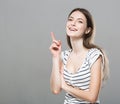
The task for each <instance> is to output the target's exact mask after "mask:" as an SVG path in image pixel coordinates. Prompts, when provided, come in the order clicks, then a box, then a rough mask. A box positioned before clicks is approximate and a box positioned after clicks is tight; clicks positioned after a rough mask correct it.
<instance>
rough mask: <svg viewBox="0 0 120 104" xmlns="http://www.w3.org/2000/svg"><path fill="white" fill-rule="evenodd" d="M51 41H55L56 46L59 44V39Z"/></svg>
mask: <svg viewBox="0 0 120 104" xmlns="http://www.w3.org/2000/svg"><path fill="white" fill-rule="evenodd" d="M53 43H55V44H56V45H57V46H59V45H60V44H61V43H60V41H57V40H53Z"/></svg>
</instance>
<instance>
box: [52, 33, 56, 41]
mask: <svg viewBox="0 0 120 104" xmlns="http://www.w3.org/2000/svg"><path fill="white" fill-rule="evenodd" d="M51 37H52V40H56V39H55V35H54V33H53V32H51Z"/></svg>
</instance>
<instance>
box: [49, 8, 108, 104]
mask: <svg viewBox="0 0 120 104" xmlns="http://www.w3.org/2000/svg"><path fill="white" fill-rule="evenodd" d="M66 33H67V42H68V45H69V47H70V49H68V50H65V51H61V41H60V40H56V39H55V36H54V34H53V33H51V37H52V44H51V46H50V51H51V53H52V62H53V68H52V72H51V78H50V85H51V90H52V92H53V93H54V94H58V93H60V91H61V90H64V91H66V95H65V100H64V104H99V103H100V102H99V98H98V96H99V92H100V89H101V86H102V82H103V81H104V80H106V78H107V76H108V60H107V57H106V55H105V52H104V51H103V49H101V48H100V47H98V46H97V45H95V44H93V38H94V23H93V20H92V16H91V14H90V13H89V11H88V10H86V9H83V8H75V9H74V10H72V11H71V13H70V14H69V15H68V20H67V24H66Z"/></svg>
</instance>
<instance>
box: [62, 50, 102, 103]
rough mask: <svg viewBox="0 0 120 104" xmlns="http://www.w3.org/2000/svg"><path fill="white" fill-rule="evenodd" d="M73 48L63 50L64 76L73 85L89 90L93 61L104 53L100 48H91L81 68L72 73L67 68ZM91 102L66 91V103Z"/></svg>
mask: <svg viewBox="0 0 120 104" xmlns="http://www.w3.org/2000/svg"><path fill="white" fill-rule="evenodd" d="M71 51H72V50H65V51H63V52H62V61H63V64H64V78H65V81H66V83H67V84H69V85H72V86H73V87H77V88H80V89H82V90H89V85H90V77H91V71H90V69H91V66H92V65H93V63H94V62H95V61H96V60H97V59H98V57H99V56H100V55H101V56H103V54H102V53H101V51H100V50H98V49H97V48H91V49H90V50H89V51H88V53H87V55H86V58H85V60H84V62H83V64H82V66H81V67H80V68H79V70H78V71H77V72H76V73H74V74H73V73H70V72H69V71H68V70H67V68H66V64H67V60H68V58H69V55H70V53H71ZM88 103H90V102H87V101H85V100H82V99H78V98H75V97H74V96H72V95H70V94H69V93H66V95H65V100H64V104H88ZM96 103H99V100H97V102H96Z"/></svg>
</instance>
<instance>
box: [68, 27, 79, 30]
mask: <svg viewBox="0 0 120 104" xmlns="http://www.w3.org/2000/svg"><path fill="white" fill-rule="evenodd" d="M68 29H69V30H70V31H77V29H76V28H73V27H68Z"/></svg>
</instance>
